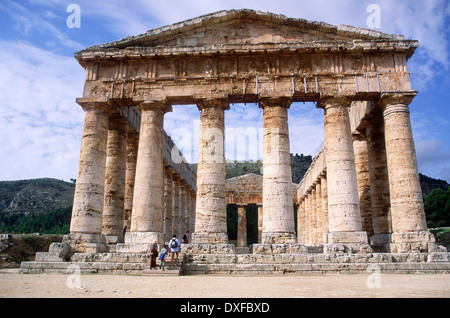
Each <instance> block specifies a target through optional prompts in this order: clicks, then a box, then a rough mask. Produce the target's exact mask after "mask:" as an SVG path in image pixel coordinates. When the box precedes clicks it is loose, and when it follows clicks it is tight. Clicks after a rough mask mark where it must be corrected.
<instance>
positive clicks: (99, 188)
mask: <svg viewBox="0 0 450 318" xmlns="http://www.w3.org/2000/svg"><path fill="white" fill-rule="evenodd" d="M83 108H84V110H85V117H84V129H83V136H82V141H81V150H80V158H79V163H78V175H77V182H76V186H75V193H74V200H73V209H72V219H71V223H70V239H71V240H72V241H76V243H73V244H72V243H71V246H72V249H73V250H74V251H77V252H78V251H79V252H84V246H85V244H84V243H87V244H90V243H94V244H97V243H101V242H102V241H101V232H102V213H103V196H104V187H105V168H106V142H107V138H108V118H109V115H108V112H107V110H106V109H105V108H104V107H102V106H101V105H97V104H90V105H84V106H83ZM75 245H76V246H75Z"/></svg>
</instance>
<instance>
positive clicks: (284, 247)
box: [253, 243, 308, 255]
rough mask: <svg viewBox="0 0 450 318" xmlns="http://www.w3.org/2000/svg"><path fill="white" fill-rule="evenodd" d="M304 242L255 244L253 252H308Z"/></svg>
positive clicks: (267, 253)
mask: <svg viewBox="0 0 450 318" xmlns="http://www.w3.org/2000/svg"><path fill="white" fill-rule="evenodd" d="M307 253H308V249H307V247H306V246H305V245H303V244H297V243H294V244H253V254H266V255H269V254H307Z"/></svg>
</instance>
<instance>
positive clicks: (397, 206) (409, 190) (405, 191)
mask: <svg viewBox="0 0 450 318" xmlns="http://www.w3.org/2000/svg"><path fill="white" fill-rule="evenodd" d="M414 96H415V94H402V93H388V94H383V95H382V96H381V98H380V101H379V103H380V105H381V106H383V116H384V129H385V141H386V157H387V165H388V174H389V189H390V196H391V217H392V230H393V233H392V244H391V250H392V251H393V252H411V251H413V252H416V251H427V249H428V246H427V244H424V243H426V242H431V241H434V238H433V236H432V234H431V233H430V232H428V231H427V224H426V220H425V212H424V208H423V198H422V191H421V187H420V181H419V171H418V168H417V159H416V151H415V147H414V140H413V135H412V130H411V121H410V117H409V108H408V105H409V103H410V102H411V101H412V99H413V98H414Z"/></svg>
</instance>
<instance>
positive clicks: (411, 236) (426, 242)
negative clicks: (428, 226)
mask: <svg viewBox="0 0 450 318" xmlns="http://www.w3.org/2000/svg"><path fill="white" fill-rule="evenodd" d="M435 241H436V240H435V238H434V235H433V234H432V233H431V232H430V231H418V232H405V233H392V235H391V244H390V252H391V253H429V252H438V251H440V250H441V249H440V248H439V246H438V245H437V244H435Z"/></svg>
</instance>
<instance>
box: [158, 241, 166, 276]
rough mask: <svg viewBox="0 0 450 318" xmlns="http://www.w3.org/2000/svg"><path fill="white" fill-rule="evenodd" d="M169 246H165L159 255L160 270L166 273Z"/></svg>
mask: <svg viewBox="0 0 450 318" xmlns="http://www.w3.org/2000/svg"><path fill="white" fill-rule="evenodd" d="M166 255H167V245H164V246H163V248H162V249H161V252H160V253H159V268H161V269H162V270H163V271H164V265H165V264H166Z"/></svg>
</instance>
